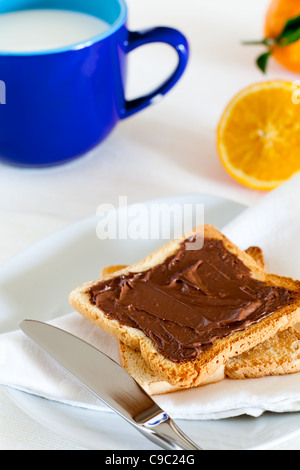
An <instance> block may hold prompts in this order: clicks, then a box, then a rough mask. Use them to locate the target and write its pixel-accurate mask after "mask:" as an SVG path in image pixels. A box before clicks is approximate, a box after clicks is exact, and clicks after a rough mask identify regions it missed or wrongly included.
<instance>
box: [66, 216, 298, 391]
mask: <svg viewBox="0 0 300 470" xmlns="http://www.w3.org/2000/svg"><path fill="white" fill-rule="evenodd" d="M195 237H197V240H198V239H201V238H203V239H204V243H206V245H205V250H206V251H205V252H207V250H210V247H211V246H217V248H218V250H219V249H221V251H222V252H224V256H223V257H222V259H221V258H220V260H219V261H218V263H220V266H219V267H218V273H219V275H220V276H222V279H223V278H224V274H223V270H224V269H225V271H226V267H227V265H226V260H230V263H233V265H234V266H235V270H236V271H237V267H238V266H239V267H240V269H242V271H243V272H244V274H243V275H242V278H243V282H248V283H250V284H255V285H257V296H258V295H259V293H260V289H264V290H268V291H270V292H273V293H274V296H273V297H274V298H276V299H277V301H278V302H279V300H278V299H280V302H279V303H278V304H276V302H275V300H274V302H275V303H274V304H272V305H271V307H272V308H271V307H270V308H271V311H268V313H267V314H265V315H263V316H262V317H261V318H259V319H257V320H255V321H253V322H252V323H251V322H250V324H249V325H248V324H247V325H246V326H245V327H243V328H241V327H240V323H239V324H238V325H239V327H238V328H236V329H235V330H234V331H231V332H230V333H227V334H225V335H221V336H219V337H216V339H213V341H211V343H210V344H209V347H208V348H207V349H205V350H201V351H200V352H199V353H197V356H196V357H195V358H193V359H191V360H184V361H174V360H171V359H170V358H169V357H167V356H166V354H164V352H163V351H162V350H161V349H160V348H159V345H158V344H156V343H155V341H154V340H153V337H152V338H151V337H150V336H149V334H146V333H145V332H144V331H143V330H142V329H141V328H139V327H136V326H128V324H124V323H123V322H119V321H118V320H117V319H116V318H114V317H112V316H111V315H110V312H107V311H106V312H105V311H104V310H103V308H100V307H99V305H97V304H96V303H95V302H94V300H93V299H92V296H91V293H92V289H98V288H99V285H100V284H101V287H103V286H105V285H106V284H107V285H108V284H109V282H110V281H115V282H116V281H118V280H120V279H124V278H126V276H130V275H133V274H134V273H138V276H140V275H141V274H143V273H148V272H149V270H151V269H161V266H163V264H164V262H165V261H166V260H169V259H171V258H172V257H173V258H174V257H175V258H176V256H177V255H178V253H179V252H180V250H181V251H182V252H183V253H184V256H185V255H188V253H187V250H186V244H187V243H189V244H190V243H191V241H192V240H193V239H194V238H195ZM195 251H196V250H195ZM215 251H216V249H215ZM203 253H204V252H203V251H202V249H201V250H198V251H197V253H196V254H197V256H198V255H199V257H201V256H203ZM193 256H195V253H193ZM224 258H225V260H223V259H224ZM245 273H247V275H246V274H245ZM105 289H106V287H105ZM106 292H107V290H106ZM225 295H226V292H225V294H224V295H223V297H224V296H225ZM270 295H271V294H270ZM272 295H273V294H272ZM270 298H271V297H270ZM268 302H269V301H268ZM70 303H71V305H72V306H73V307H74V308H75V309H76V310H77V311H78V312H80V313H81V314H82V315H84V316H85V317H86V318H88V319H89V320H90V321H92V322H94V323H95V324H96V325H98V326H99V327H101V328H103V329H104V330H105V331H106V332H107V333H109V334H111V335H113V336H114V337H116V338H117V339H118V340H120V341H121V342H123V343H124V344H125V345H126V346H128V347H130V348H131V349H134V350H137V351H140V353H141V355H142V358H143V360H144V361H145V362H146V365H147V367H149V368H150V370H151V372H152V373H154V374H155V375H158V376H159V377H160V378H162V379H163V380H165V381H167V382H168V383H170V384H171V385H173V386H176V387H178V388H190V387H195V386H198V385H201V384H202V383H205V382H206V381H207V380H208V379H209V378H210V377H211V376H212V375H213V374H214V373H216V372H217V371H218V370H219V369H220V368H222V367H223V366H225V364H226V363H227V362H228V361H229V359H231V358H233V357H235V356H238V355H240V354H242V353H244V352H245V351H248V350H249V349H252V348H253V347H255V346H256V345H257V344H259V343H262V342H263V341H265V340H267V339H269V338H272V337H273V336H275V334H276V333H277V332H279V331H282V330H285V329H287V328H289V327H291V326H293V325H294V324H295V323H297V322H298V321H299V319H300V283H299V282H298V281H294V280H293V279H291V278H284V277H280V276H276V275H273V274H269V273H266V272H265V270H264V269H263V268H262V267H260V266H258V264H257V263H256V262H255V261H254V260H253V259H252V258H251V256H250V255H249V254H247V253H245V252H243V251H242V250H240V249H239V248H238V247H236V246H235V245H234V244H232V243H231V242H230V241H229V240H228V239H227V238H226V237H224V236H223V235H222V234H221V233H220V232H219V231H218V230H217V229H216V228H215V227H213V226H209V225H205V226H201V227H197V228H196V229H195V230H193V231H191V232H190V233H188V234H186V235H184V236H183V238H182V239H181V240H173V241H172V242H170V243H168V244H167V245H165V246H164V247H162V248H161V249H159V250H157V251H156V252H155V253H152V254H151V255H150V256H148V257H147V258H146V259H144V260H143V261H141V262H140V263H137V264H135V265H133V266H129V267H127V268H124V269H122V270H121V271H118V272H117V273H112V274H109V275H108V276H106V277H104V278H102V279H100V280H97V281H94V282H89V283H86V284H84V285H83V286H81V287H79V288H77V289H75V291H73V292H72V293H71V294H70ZM254 305H256V303H255V302H254V303H253V306H254ZM276 305H277V306H276ZM268 306H270V304H268ZM253 308H254V307H253ZM268 308H269V307H268ZM252 311H253V310H251V312H252ZM242 313H243V315H244V313H245V312H244V311H243V312H242ZM246 321H247V322H248V317H247V318H246ZM236 323H237V322H235V324H236ZM164 326H165V324H164Z"/></svg>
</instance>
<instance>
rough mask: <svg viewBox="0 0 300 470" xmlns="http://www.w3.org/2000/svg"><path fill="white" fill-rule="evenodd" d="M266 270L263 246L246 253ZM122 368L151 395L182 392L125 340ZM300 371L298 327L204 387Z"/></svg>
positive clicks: (225, 368) (241, 358)
mask: <svg viewBox="0 0 300 470" xmlns="http://www.w3.org/2000/svg"><path fill="white" fill-rule="evenodd" d="M246 253H247V254H249V255H250V256H251V257H252V258H253V259H254V261H256V263H257V264H258V265H259V266H260V267H261V268H262V269H264V270H266V264H265V260H264V256H263V252H262V250H261V249H260V248H259V247H249V248H248V249H247V250H246ZM124 268H125V266H110V267H108V268H104V269H103V270H102V276H106V275H107V274H111V273H113V272H116V271H119V270H120V269H124ZM118 349H119V357H120V362H121V365H122V366H123V367H124V369H125V370H127V372H128V373H129V374H130V375H132V377H134V378H135V380H136V381H137V382H138V383H139V384H140V385H141V387H143V388H144V389H145V390H146V392H147V393H148V394H149V395H160V394H164V393H170V392H174V391H177V390H179V389H178V387H176V386H174V385H171V384H170V383H168V382H167V381H165V380H163V379H161V378H160V377H159V376H157V375H155V374H154V373H153V372H151V370H150V369H149V367H147V365H146V363H145V361H144V360H143V358H142V355H141V353H140V352H139V351H134V350H133V349H131V348H129V347H128V346H126V345H124V344H123V343H122V342H121V341H119V344H118ZM299 371H300V333H299V331H297V330H296V329H295V328H288V329H287V330H284V331H280V332H278V333H277V334H276V335H275V336H274V337H273V338H270V339H269V340H266V341H264V342H263V343H261V344H258V345H257V346H255V347H254V348H252V349H251V350H249V351H247V352H245V353H243V354H241V355H240V356H237V357H235V358H232V359H230V360H229V361H228V362H227V364H225V365H224V366H221V367H220V368H219V369H218V370H217V371H216V372H215V373H214V374H213V375H212V376H211V377H209V378H208V379H207V381H206V382H203V383H202V384H201V385H206V384H208V383H215V382H219V381H221V380H223V379H224V378H225V377H227V378H229V379H247V378H260V377H264V376H270V375H286V374H292V373H296V372H299Z"/></svg>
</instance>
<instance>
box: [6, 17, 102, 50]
mask: <svg viewBox="0 0 300 470" xmlns="http://www.w3.org/2000/svg"><path fill="white" fill-rule="evenodd" d="M109 27H110V25H109V24H108V23H106V22H105V21H103V20H101V19H99V18H96V17H94V16H92V15H88V14H86V13H80V12H76V11H69V10H54V9H53V10H52V9H33V10H24V11H15V12H10V13H2V14H0V53H1V52H21V53H22V52H39V51H47V50H51V49H56V48H63V47H68V46H71V45H72V44H76V43H79V42H84V41H86V40H89V39H91V38H92V37H93V36H97V35H99V34H102V33H104V32H105V31H107V30H108V29H109Z"/></svg>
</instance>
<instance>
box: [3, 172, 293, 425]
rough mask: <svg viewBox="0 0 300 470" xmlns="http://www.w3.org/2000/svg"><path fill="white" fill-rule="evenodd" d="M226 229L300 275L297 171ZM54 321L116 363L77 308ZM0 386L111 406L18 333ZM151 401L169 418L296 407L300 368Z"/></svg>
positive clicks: (10, 342) (282, 269) (6, 348)
mask: <svg viewBox="0 0 300 470" xmlns="http://www.w3.org/2000/svg"><path fill="white" fill-rule="evenodd" d="M223 232H224V233H225V235H227V236H228V237H229V238H230V239H231V240H232V241H233V242H234V243H236V244H237V245H238V246H240V248H242V249H246V248H248V247H249V246H250V245H258V246H260V247H261V248H262V249H263V250H264V253H265V258H266V262H267V268H268V271H269V272H274V273H277V274H279V275H283V276H291V277H294V278H296V279H300V249H299V248H298V244H299V240H300V174H299V175H297V176H295V177H294V178H293V179H291V180H290V181H288V182H287V183H285V184H284V185H282V186H281V187H279V188H278V189H276V190H274V191H272V192H270V193H268V194H267V195H266V196H265V197H264V198H263V199H262V200H261V201H260V202H259V203H257V204H256V205H255V206H253V207H252V208H249V209H247V210H246V211H245V212H244V213H243V214H242V215H240V216H239V217H238V218H237V219H235V220H234V221H233V222H232V223H230V224H229V225H228V226H227V227H226V228H225V229H223ZM51 323H52V324H54V325H56V326H58V327H60V328H63V329H65V330H67V331H70V332H72V333H73V334H75V335H77V336H79V337H81V338H82V339H85V340H86V341H88V342H89V343H91V344H93V345H94V346H96V347H97V348H99V349H101V350H102V351H103V352H105V353H106V354H108V355H109V356H110V357H112V358H113V359H115V360H117V361H118V353H117V343H116V341H115V340H114V339H113V338H111V337H109V336H108V335H106V334H105V333H104V332H103V331H102V330H100V329H99V328H97V327H95V326H94V325H92V324H91V323H90V322H88V321H87V320H85V319H84V318H82V317H81V315H79V314H78V313H76V312H71V313H70V314H69V315H67V316H65V317H61V318H58V319H56V320H55V321H52V322H51ZM95 373H96V371H95ZM0 384H2V385H6V386H9V387H14V388H16V389H19V390H23V391H26V392H29V393H32V394H36V395H39V396H42V397H44V398H47V399H51V400H56V401H60V402H63V403H67V404H70V405H74V406H81V407H87V408H92V409H99V410H106V411H109V409H108V408H107V407H106V406H105V405H103V404H102V403H101V402H100V401H99V400H97V399H96V398H95V397H94V396H93V395H92V394H90V393H89V392H88V391H86V390H85V389H84V388H83V387H82V386H81V385H79V384H78V383H77V381H76V380H75V379H73V378H72V377H70V376H69V375H68V374H67V373H66V372H64V371H63V370H62V369H61V368H60V367H59V366H58V365H56V364H55V363H54V362H53V361H52V360H51V359H50V358H49V357H48V356H47V355H46V354H45V353H44V352H43V351H41V350H40V348H39V347H38V346H36V345H35V344H34V343H33V342H32V341H31V340H30V339H28V338H27V337H26V336H25V335H24V334H23V333H22V332H21V331H14V332H11V333H5V334H2V335H0ZM154 399H155V401H157V403H158V404H159V405H160V406H161V407H162V408H163V409H164V410H165V411H166V412H168V413H169V414H170V415H171V416H172V417H173V418H174V419H176V418H182V419H220V418H226V417H233V416H238V415H242V414H248V415H250V416H255V417H256V416H260V415H261V414H262V413H264V412H265V411H273V412H292V411H299V410H300V373H297V374H292V375H287V376H282V377H266V378H262V379H251V380H244V381H239V380H228V379H226V380H223V381H222V382H219V383H216V384H211V385H207V386H205V387H200V388H197V389H192V390H186V391H181V392H176V393H170V394H167V395H161V396H157V397H154Z"/></svg>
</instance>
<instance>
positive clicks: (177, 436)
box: [138, 417, 202, 450]
mask: <svg viewBox="0 0 300 470" xmlns="http://www.w3.org/2000/svg"><path fill="white" fill-rule="evenodd" d="M138 429H139V431H140V432H141V433H142V434H144V435H145V436H146V437H147V438H148V439H150V440H151V441H152V442H154V443H155V444H157V445H158V446H160V447H162V448H163V449H166V450H202V449H200V447H198V446H196V444H195V443H194V442H192V441H191V440H190V439H189V438H188V437H187V436H186V435H185V434H184V433H183V432H182V431H181V429H180V428H179V427H178V426H177V424H176V423H175V422H174V421H173V420H172V419H171V418H170V417H167V419H166V420H163V421H162V422H160V423H158V424H155V425H150V426H149V425H148V426H147V425H146V426H145V425H142V426H138Z"/></svg>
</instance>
